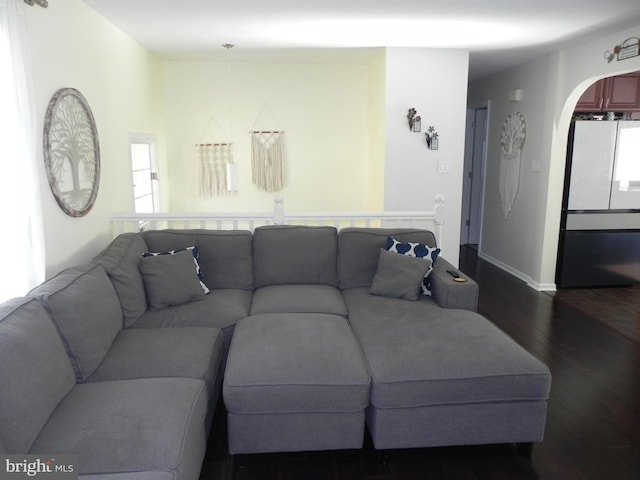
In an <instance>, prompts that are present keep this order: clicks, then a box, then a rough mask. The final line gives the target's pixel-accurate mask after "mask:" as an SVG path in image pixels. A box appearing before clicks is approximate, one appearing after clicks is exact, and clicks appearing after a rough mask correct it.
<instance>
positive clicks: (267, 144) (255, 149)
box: [249, 103, 284, 193]
mask: <svg viewBox="0 0 640 480" xmlns="http://www.w3.org/2000/svg"><path fill="white" fill-rule="evenodd" d="M265 110H268V111H269V113H270V114H271V117H272V119H273V121H274V122H275V124H276V125H278V121H277V120H276V117H275V115H274V114H273V111H272V110H271V107H270V106H269V104H268V103H265V104H264V105H263V106H262V110H260V113H259V114H258V117H257V118H256V121H255V122H254V124H253V128H252V129H251V130H250V131H249V133H250V134H251V180H252V181H253V184H254V185H255V186H256V187H258V188H259V189H260V190H264V191H265V192H270V193H273V192H277V191H279V190H282V188H283V187H284V130H282V129H277V130H268V131H264V130H256V125H258V122H259V121H260V117H262V114H263V113H264V111H265Z"/></svg>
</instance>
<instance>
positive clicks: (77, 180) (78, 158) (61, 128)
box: [43, 88, 100, 217]
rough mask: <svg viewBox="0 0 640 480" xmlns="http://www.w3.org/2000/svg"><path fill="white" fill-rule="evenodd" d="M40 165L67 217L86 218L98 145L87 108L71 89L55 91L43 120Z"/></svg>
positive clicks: (97, 168)
mask: <svg viewBox="0 0 640 480" xmlns="http://www.w3.org/2000/svg"><path fill="white" fill-rule="evenodd" d="M43 143H44V145H43V147H44V162H45V168H46V170H47V178H48V180H49V186H50V187H51V191H52V193H53V196H54V197H55V199H56V201H57V202H58V205H59V206H60V208H62V210H63V211H64V212H65V213H66V214H67V215H69V216H72V217H81V216H83V215H86V214H87V213H88V212H89V210H91V207H93V204H94V203H95V200H96V197H97V195H98V185H99V183H100V145H99V142H98V132H97V131H96V125H95V120H94V118H93V114H92V113H91V108H89V104H88V103H87V101H86V100H85V98H84V96H82V94H81V93H80V92H79V91H78V90H76V89H74V88H62V89H60V90H58V91H57V92H56V93H55V94H54V95H53V97H51V101H50V102H49V106H48V108H47V113H46V117H45V121H44V138H43Z"/></svg>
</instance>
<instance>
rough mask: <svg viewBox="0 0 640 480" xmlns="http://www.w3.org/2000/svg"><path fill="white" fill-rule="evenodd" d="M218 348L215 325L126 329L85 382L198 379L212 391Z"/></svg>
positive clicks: (219, 356)
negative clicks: (139, 379) (206, 326)
mask: <svg viewBox="0 0 640 480" xmlns="http://www.w3.org/2000/svg"><path fill="white" fill-rule="evenodd" d="M222 349H223V340H222V333H221V332H220V330H218V329H217V328H196V327H182V328H129V329H127V330H122V331H121V332H120V333H119V334H118V336H117V337H116V339H115V340H114V342H113V344H112V345H111V349H110V350H109V353H108V354H107V356H106V357H105V359H104V361H103V362H102V363H101V364H100V366H99V367H98V368H97V369H96V371H95V372H93V374H92V375H91V376H90V377H89V379H88V381H89V382H104V381H110V380H128V379H135V378H149V377H185V378H201V379H203V380H204V381H205V383H206V384H207V388H208V390H209V393H210V394H213V392H214V389H215V387H216V379H217V374H218V369H219V366H220V361H221V359H222Z"/></svg>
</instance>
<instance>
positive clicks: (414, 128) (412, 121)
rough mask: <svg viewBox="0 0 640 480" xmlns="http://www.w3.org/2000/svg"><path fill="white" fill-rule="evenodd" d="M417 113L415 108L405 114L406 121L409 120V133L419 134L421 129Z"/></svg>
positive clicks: (420, 120) (420, 121)
mask: <svg viewBox="0 0 640 480" xmlns="http://www.w3.org/2000/svg"><path fill="white" fill-rule="evenodd" d="M417 113H418V112H416V109H415V108H410V109H409V112H408V113H407V119H408V120H409V131H411V132H420V130H421V129H422V119H421V118H420V115H416V114H417Z"/></svg>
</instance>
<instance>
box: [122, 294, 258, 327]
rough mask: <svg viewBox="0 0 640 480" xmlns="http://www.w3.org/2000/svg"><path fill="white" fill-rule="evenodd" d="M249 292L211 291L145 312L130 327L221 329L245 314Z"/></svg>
mask: <svg viewBox="0 0 640 480" xmlns="http://www.w3.org/2000/svg"><path fill="white" fill-rule="evenodd" d="M252 296H253V293H252V292H250V291H248V290H241V289H232V288H230V289H223V290H211V293H209V295H202V297H201V298H199V299H198V300H195V301H193V302H191V303H186V304H184V305H176V306H173V307H170V308H166V309H163V310H158V311H148V312H147V313H145V314H144V315H143V316H142V317H141V318H140V319H139V320H138V321H137V322H136V323H135V324H134V325H133V328H150V327H151V328H157V327H216V328H219V329H223V328H226V327H229V326H232V325H235V323H236V322H237V321H238V320H240V319H241V318H244V317H246V316H247V315H249V309H250V308H251V297H252Z"/></svg>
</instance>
